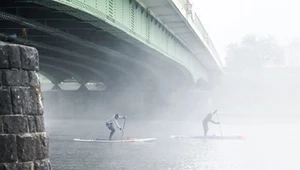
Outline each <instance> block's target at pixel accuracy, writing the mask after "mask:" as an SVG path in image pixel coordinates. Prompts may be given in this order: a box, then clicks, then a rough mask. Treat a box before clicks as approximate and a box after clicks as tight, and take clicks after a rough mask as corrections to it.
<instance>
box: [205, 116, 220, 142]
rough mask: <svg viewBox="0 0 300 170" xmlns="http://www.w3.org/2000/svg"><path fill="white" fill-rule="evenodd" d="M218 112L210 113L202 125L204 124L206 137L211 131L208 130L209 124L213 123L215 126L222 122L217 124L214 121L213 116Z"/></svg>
mask: <svg viewBox="0 0 300 170" xmlns="http://www.w3.org/2000/svg"><path fill="white" fill-rule="evenodd" d="M217 111H218V110H215V111H214V112H213V113H208V114H207V115H206V117H205V118H204V119H203V122H202V124H203V129H204V136H206V135H207V132H208V129H209V128H208V122H211V123H214V124H220V122H215V121H213V120H212V117H213V115H214V114H216V113H217Z"/></svg>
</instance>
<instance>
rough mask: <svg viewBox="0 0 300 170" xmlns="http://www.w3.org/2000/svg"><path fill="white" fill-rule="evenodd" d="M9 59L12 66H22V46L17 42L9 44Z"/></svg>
mask: <svg viewBox="0 0 300 170" xmlns="http://www.w3.org/2000/svg"><path fill="white" fill-rule="evenodd" d="M5 48H7V51H8V61H9V67H10V68H21V59H20V46H19V45H16V44H7V45H6V46H5Z"/></svg>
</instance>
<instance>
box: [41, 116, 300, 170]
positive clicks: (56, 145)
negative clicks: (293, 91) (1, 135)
mask: <svg viewBox="0 0 300 170" xmlns="http://www.w3.org/2000/svg"><path fill="white" fill-rule="evenodd" d="M66 122H67V123H66ZM191 124H192V123H191V122H189V123H186V124H185V125H183V126H180V127H181V128H180V129H178V128H176V127H179V126H175V125H174V124H172V123H170V124H166V123H160V124H159V123H157V122H156V123H153V122H152V123H150V122H149V123H148V125H149V127H145V126H143V125H138V124H137V123H136V125H134V126H133V125H129V126H128V129H127V131H126V133H127V135H126V136H130V135H136V136H142V137H159V140H158V141H157V142H154V143H143V144H137V143H123V144H120V143H114V144H109V143H105V144H104V143H85V142H83V143H82V142H73V141H72V139H73V137H94V138H95V137H106V136H107V135H108V131H107V130H106V129H105V128H103V125H102V124H101V123H99V122H98V121H92V120H90V121H87V122H82V121H81V122H78V121H76V122H75V121H59V122H51V123H49V122H48V125H47V126H48V127H47V128H48V129H47V130H48V132H49V134H50V138H51V140H50V152H51V153H50V158H51V161H52V165H53V168H54V169H56V170H77V169H78V170H79V169H80V170H83V169H86V170H102V169H109V170H114V169H120V170H122V169H123V170H160V169H161V170H168V169H170V170H189V169H192V170H202V169H203V170H287V169H289V170H291V169H299V168H300V165H299V164H298V162H297V161H298V157H297V154H296V153H299V151H300V147H299V142H300V138H299V137H298V134H300V133H299V132H300V126H299V125H296V124H292V125H284V124H269V125H268V124H265V125H226V124H225V125H223V126H222V130H223V133H224V134H232V135H234V134H240V135H245V136H247V140H243V141H241V140H173V139H170V138H169V137H168V133H165V132H162V131H166V129H167V128H166V127H168V128H169V129H170V130H169V131H170V133H171V134H188V135H191V134H194V135H195V134H197V133H201V134H202V132H201V130H199V129H200V125H199V129H197V128H193V129H190V128H186V129H184V128H182V127H188V126H189V125H190V126H191ZM193 124H197V123H196V122H194V123H193ZM176 125H178V123H176ZM136 127H139V128H136ZM164 127H165V128H164ZM74 129H76V130H74ZM151 129H155V130H152V131H151ZM158 129H160V130H158ZM131 132H132V133H131ZM128 133H129V134H130V135H128ZM211 133H215V134H218V127H212V128H211ZM171 134H169V135H171ZM115 137H116V138H118V137H120V133H118V134H116V136H115Z"/></svg>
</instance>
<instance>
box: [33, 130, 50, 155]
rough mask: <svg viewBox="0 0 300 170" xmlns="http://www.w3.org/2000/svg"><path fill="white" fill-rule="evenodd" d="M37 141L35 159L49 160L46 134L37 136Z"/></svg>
mask: <svg viewBox="0 0 300 170" xmlns="http://www.w3.org/2000/svg"><path fill="white" fill-rule="evenodd" d="M37 136H38V138H37V139H38V140H37V143H36V148H35V150H36V157H37V159H39V160H41V159H46V158H49V139H48V136H47V135H46V133H41V134H38V135H37Z"/></svg>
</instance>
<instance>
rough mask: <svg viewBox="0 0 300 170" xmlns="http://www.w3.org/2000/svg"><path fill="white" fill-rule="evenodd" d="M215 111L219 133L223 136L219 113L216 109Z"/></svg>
mask: <svg viewBox="0 0 300 170" xmlns="http://www.w3.org/2000/svg"><path fill="white" fill-rule="evenodd" d="M215 113H217V119H218V122H219V129H220V133H221V135H222V136H223V133H222V128H221V123H220V119H219V113H218V110H216V111H215Z"/></svg>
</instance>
